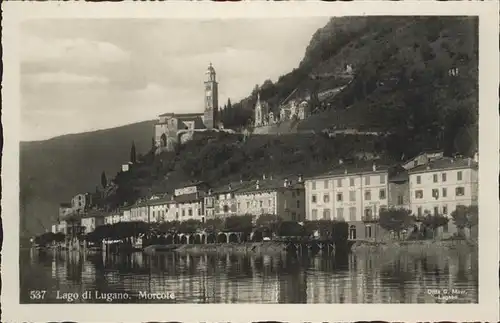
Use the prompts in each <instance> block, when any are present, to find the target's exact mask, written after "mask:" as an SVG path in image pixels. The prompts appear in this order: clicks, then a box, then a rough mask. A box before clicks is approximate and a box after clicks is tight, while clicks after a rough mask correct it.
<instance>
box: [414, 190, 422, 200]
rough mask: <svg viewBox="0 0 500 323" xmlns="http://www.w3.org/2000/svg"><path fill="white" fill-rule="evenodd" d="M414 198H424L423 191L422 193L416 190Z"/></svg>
mask: <svg viewBox="0 0 500 323" xmlns="http://www.w3.org/2000/svg"><path fill="white" fill-rule="evenodd" d="M415 198H416V199H422V198H424V191H422V190H416V191H415Z"/></svg>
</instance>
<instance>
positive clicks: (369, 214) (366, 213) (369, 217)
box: [365, 209, 373, 219]
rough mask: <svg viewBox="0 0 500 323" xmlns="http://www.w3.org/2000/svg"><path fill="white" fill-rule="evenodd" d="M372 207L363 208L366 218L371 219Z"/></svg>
mask: <svg viewBox="0 0 500 323" xmlns="http://www.w3.org/2000/svg"><path fill="white" fill-rule="evenodd" d="M372 214H373V212H372V209H365V217H366V218H368V219H371V218H372Z"/></svg>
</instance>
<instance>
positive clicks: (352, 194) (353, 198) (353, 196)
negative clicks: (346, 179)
mask: <svg viewBox="0 0 500 323" xmlns="http://www.w3.org/2000/svg"><path fill="white" fill-rule="evenodd" d="M349 201H351V202H354V201H356V192H355V191H350V192H349Z"/></svg>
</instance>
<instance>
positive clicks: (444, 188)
mask: <svg viewBox="0 0 500 323" xmlns="http://www.w3.org/2000/svg"><path fill="white" fill-rule="evenodd" d="M447 194H448V190H447V189H446V187H443V197H446V195H447Z"/></svg>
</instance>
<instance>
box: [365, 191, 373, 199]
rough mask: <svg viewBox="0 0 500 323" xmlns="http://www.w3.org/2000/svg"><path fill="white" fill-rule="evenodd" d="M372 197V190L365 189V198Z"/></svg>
mask: <svg viewBox="0 0 500 323" xmlns="http://www.w3.org/2000/svg"><path fill="white" fill-rule="evenodd" d="M371 199H372V192H371V191H365V200H367V201H369V200H371Z"/></svg>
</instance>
